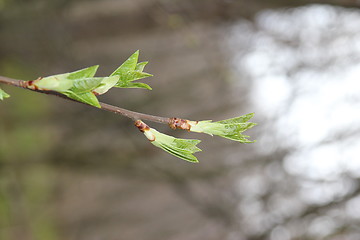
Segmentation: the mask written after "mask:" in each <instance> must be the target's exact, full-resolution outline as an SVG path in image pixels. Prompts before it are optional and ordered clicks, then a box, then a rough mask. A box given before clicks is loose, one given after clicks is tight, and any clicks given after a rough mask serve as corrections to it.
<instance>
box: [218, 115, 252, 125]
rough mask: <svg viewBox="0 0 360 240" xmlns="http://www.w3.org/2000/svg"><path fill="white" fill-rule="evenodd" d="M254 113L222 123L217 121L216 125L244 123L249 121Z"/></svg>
mask: <svg viewBox="0 0 360 240" xmlns="http://www.w3.org/2000/svg"><path fill="white" fill-rule="evenodd" d="M254 115H255V113H248V114H245V115H242V116H240V117H236V118H230V119H226V120H222V121H218V123H224V124H231V123H244V122H247V121H249V120H250V119H251V118H252V117H254Z"/></svg>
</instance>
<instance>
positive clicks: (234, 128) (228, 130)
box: [189, 113, 256, 143]
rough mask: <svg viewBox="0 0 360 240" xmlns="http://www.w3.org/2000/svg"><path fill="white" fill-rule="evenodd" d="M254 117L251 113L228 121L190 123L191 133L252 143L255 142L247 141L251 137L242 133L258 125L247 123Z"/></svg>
mask: <svg viewBox="0 0 360 240" xmlns="http://www.w3.org/2000/svg"><path fill="white" fill-rule="evenodd" d="M253 116H254V114H253V113H249V114H246V115H243V116H240V117H236V118H231V119H226V120H222V121H218V122H212V121H211V120H207V121H199V122H193V121H190V122H189V123H190V125H191V128H190V131H192V132H200V133H206V134H209V135H211V136H212V135H217V136H220V137H223V138H227V139H230V140H233V141H238V142H241V143H252V142H255V141H250V140H249V139H247V138H249V136H246V135H243V134H242V132H244V131H246V130H248V129H250V128H252V127H254V126H255V125H256V123H252V122H247V121H248V120H250V119H251V118H252V117H253Z"/></svg>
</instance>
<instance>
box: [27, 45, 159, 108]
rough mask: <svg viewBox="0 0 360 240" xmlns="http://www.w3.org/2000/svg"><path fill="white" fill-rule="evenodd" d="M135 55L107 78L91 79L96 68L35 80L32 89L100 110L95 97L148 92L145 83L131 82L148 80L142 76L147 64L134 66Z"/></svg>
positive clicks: (136, 60) (93, 77)
mask: <svg viewBox="0 0 360 240" xmlns="http://www.w3.org/2000/svg"><path fill="white" fill-rule="evenodd" d="M138 58H139V51H136V52H135V53H134V54H132V55H131V56H130V57H129V58H128V59H127V60H126V61H125V62H124V63H123V64H122V65H121V66H120V67H118V68H117V69H116V70H115V71H114V72H113V73H112V74H111V75H110V76H108V77H95V74H96V71H97V69H98V67H99V65H96V66H92V67H88V68H84V69H81V70H78V71H75V72H70V73H63V74H58V75H52V76H48V77H45V78H39V79H37V80H35V81H34V82H33V85H34V86H35V87H36V88H37V89H40V90H51V91H56V92H59V93H61V94H64V95H66V96H67V97H69V98H71V99H74V100H76V101H79V102H83V103H86V104H89V105H92V106H94V107H98V108H100V104H99V101H98V99H97V97H96V96H97V95H101V94H104V93H106V92H107V91H109V90H110V89H111V88H113V87H117V88H144V89H148V90H151V87H150V86H149V85H147V84H145V83H140V82H135V81H136V80H140V79H143V78H146V77H150V76H152V75H151V74H149V73H145V72H143V70H144V67H145V66H146V64H147V62H140V63H138Z"/></svg>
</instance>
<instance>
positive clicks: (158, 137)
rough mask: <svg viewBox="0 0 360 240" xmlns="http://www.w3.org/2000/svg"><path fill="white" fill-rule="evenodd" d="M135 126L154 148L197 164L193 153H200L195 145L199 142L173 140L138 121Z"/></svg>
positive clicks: (194, 140) (180, 139) (193, 140)
mask: <svg viewBox="0 0 360 240" xmlns="http://www.w3.org/2000/svg"><path fill="white" fill-rule="evenodd" d="M135 126H137V127H138V128H139V130H140V131H141V132H143V133H144V134H145V136H146V137H147V138H148V139H149V140H150V142H151V143H152V144H153V145H154V146H156V147H159V148H161V149H163V150H164V151H166V152H168V153H170V154H172V155H174V156H176V157H178V158H181V159H183V160H185V161H188V162H194V163H196V162H199V161H198V159H197V158H196V157H195V156H194V155H193V153H195V152H199V151H201V149H200V148H198V147H196V145H197V144H198V143H200V142H201V141H200V140H197V139H182V138H175V137H172V136H169V135H166V134H163V133H161V132H158V131H157V130H155V129H153V128H150V127H149V126H147V125H146V124H145V123H144V122H142V121H140V120H138V121H136V122H135Z"/></svg>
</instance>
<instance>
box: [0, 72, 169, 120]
mask: <svg viewBox="0 0 360 240" xmlns="http://www.w3.org/2000/svg"><path fill="white" fill-rule="evenodd" d="M0 83H4V84H7V85H11V86H15V87H20V88H24V89H27V90H31V91H34V92H38V93H44V94H49V95H53V96H57V97H61V98H64V99H67V100H70V101H73V102H77V103H82V104H86V103H83V102H79V101H77V100H74V99H71V98H69V97H67V96H65V95H63V94H61V93H58V92H55V91H44V90H38V89H30V88H28V87H27V86H28V84H27V83H26V81H23V80H17V79H12V78H8V77H3V76H0ZM86 105H88V106H91V105H89V104H86ZM100 106H101V108H99V109H102V110H106V111H109V112H113V113H116V114H120V115H123V116H125V117H128V118H130V119H132V120H134V121H136V120H148V121H151V122H157V123H163V124H170V122H171V118H166V117H159V116H153V115H149V114H145V113H139V112H134V111H130V110H127V109H124V108H120V107H116V106H113V105H110V104H107V103H102V102H100Z"/></svg>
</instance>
